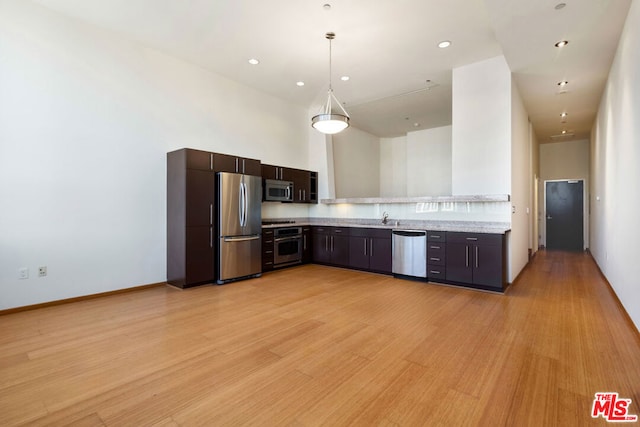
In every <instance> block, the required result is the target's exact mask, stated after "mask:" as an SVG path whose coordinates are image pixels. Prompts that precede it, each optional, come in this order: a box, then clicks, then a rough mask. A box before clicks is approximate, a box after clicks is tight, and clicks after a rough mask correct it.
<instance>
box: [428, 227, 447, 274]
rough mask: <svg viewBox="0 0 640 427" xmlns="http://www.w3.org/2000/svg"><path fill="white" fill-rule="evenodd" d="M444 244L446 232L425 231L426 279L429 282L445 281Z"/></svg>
mask: <svg viewBox="0 0 640 427" xmlns="http://www.w3.org/2000/svg"><path fill="white" fill-rule="evenodd" d="M446 244H447V232H446V231H427V279H428V280H430V281H436V282H441V281H444V280H446V271H447V246H446Z"/></svg>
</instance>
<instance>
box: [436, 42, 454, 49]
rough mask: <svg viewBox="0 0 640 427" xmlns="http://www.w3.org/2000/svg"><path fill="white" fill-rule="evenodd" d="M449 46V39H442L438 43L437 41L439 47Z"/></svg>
mask: <svg viewBox="0 0 640 427" xmlns="http://www.w3.org/2000/svg"><path fill="white" fill-rule="evenodd" d="M449 46H451V42H450V41H449V40H442V41H441V42H440V43H438V47H439V48H440V49H444V48H445V47H449Z"/></svg>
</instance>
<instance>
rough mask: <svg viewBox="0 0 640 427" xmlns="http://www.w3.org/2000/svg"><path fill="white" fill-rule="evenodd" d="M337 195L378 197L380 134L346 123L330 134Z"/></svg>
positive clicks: (338, 196)
mask: <svg viewBox="0 0 640 427" xmlns="http://www.w3.org/2000/svg"><path fill="white" fill-rule="evenodd" d="M333 167H334V179H335V189H336V197H337V198H340V197H378V195H379V194H380V186H379V183H380V138H378V137H377V136H374V135H371V134H370V133H367V132H365V131H362V130H360V129H357V128H354V127H353V126H352V127H349V128H347V129H346V130H345V131H343V132H340V133H338V134H335V135H333Z"/></svg>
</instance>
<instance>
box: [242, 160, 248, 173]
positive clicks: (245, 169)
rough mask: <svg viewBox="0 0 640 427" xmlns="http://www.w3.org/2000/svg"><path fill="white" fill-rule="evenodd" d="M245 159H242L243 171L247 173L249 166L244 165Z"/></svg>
mask: <svg viewBox="0 0 640 427" xmlns="http://www.w3.org/2000/svg"><path fill="white" fill-rule="evenodd" d="M244 162H245V159H242V173H245V172H246V171H247V168H246V167H245V165H244Z"/></svg>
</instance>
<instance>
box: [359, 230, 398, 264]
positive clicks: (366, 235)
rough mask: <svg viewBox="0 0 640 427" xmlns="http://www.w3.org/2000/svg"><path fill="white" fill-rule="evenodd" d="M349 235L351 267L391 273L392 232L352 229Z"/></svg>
mask: <svg viewBox="0 0 640 427" xmlns="http://www.w3.org/2000/svg"><path fill="white" fill-rule="evenodd" d="M349 233H350V235H349V266H350V267H352V268H356V269H360V270H367V271H375V272H378V273H387V274H390V273H391V230H388V229H377V228H352V229H351V230H350V232H349Z"/></svg>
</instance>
